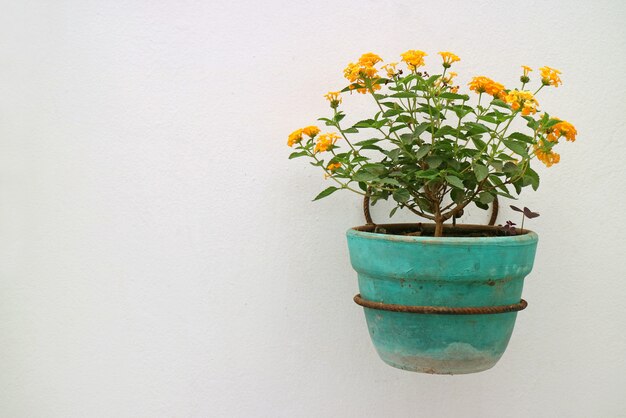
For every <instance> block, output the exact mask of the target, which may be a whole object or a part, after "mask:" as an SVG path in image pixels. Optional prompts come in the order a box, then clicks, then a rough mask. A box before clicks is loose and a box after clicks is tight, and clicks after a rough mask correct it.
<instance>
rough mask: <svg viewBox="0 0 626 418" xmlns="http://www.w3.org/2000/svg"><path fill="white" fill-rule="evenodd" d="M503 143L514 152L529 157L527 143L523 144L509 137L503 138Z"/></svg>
mask: <svg viewBox="0 0 626 418" xmlns="http://www.w3.org/2000/svg"><path fill="white" fill-rule="evenodd" d="M502 143H503V144H504V146H506V147H507V148H508V149H510V150H511V151H513V152H514V153H516V154H518V155H521V156H522V157H528V151H526V146H525V145H522V144H520V143H519V142H517V141H511V140H507V139H504V140H502Z"/></svg>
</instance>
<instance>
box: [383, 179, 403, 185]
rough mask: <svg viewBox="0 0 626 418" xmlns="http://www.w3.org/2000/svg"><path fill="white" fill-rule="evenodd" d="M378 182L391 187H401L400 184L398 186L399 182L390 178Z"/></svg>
mask: <svg viewBox="0 0 626 418" xmlns="http://www.w3.org/2000/svg"><path fill="white" fill-rule="evenodd" d="M380 182H381V183H384V184H391V185H392V186H401V184H400V182H399V181H398V180H396V179H393V178H391V177H387V178H384V179H380Z"/></svg>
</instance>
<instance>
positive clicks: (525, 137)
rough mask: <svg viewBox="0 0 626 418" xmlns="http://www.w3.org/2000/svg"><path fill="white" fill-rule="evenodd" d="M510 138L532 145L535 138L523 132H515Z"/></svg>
mask: <svg viewBox="0 0 626 418" xmlns="http://www.w3.org/2000/svg"><path fill="white" fill-rule="evenodd" d="M509 138H510V139H516V140H518V141H522V142H528V143H529V144H532V142H533V138H532V137H531V136H528V135H525V134H523V133H521V132H513V133H512V134H511V135H509Z"/></svg>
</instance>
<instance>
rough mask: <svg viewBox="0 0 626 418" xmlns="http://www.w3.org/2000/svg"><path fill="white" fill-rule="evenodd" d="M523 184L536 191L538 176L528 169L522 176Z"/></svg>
mask: <svg viewBox="0 0 626 418" xmlns="http://www.w3.org/2000/svg"><path fill="white" fill-rule="evenodd" d="M524 184H525V185H529V184H530V186H531V187H532V188H533V190H537V189H538V188H539V174H537V172H536V171H535V170H533V169H532V168H530V167H528V168H527V169H526V173H525V174H524Z"/></svg>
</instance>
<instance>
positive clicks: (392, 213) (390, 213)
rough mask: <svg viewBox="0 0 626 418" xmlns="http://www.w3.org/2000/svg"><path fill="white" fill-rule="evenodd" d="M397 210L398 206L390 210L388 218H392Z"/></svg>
mask: <svg viewBox="0 0 626 418" xmlns="http://www.w3.org/2000/svg"><path fill="white" fill-rule="evenodd" d="M397 210H398V206H396V207H395V208H393V209H391V212H389V217H390V218H392V217H393V215H395V214H396V211H397Z"/></svg>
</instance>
